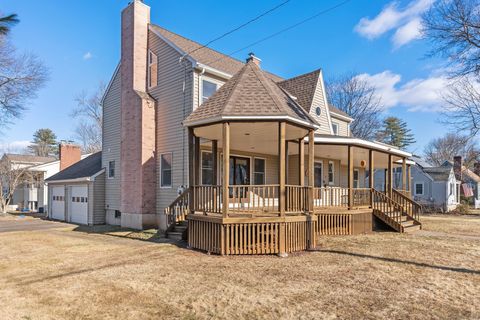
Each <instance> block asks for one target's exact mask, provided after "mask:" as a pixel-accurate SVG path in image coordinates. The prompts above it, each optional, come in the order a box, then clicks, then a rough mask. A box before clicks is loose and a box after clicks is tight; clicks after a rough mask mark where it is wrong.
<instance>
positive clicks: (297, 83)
mask: <svg viewBox="0 0 480 320" xmlns="http://www.w3.org/2000/svg"><path fill="white" fill-rule="evenodd" d="M320 72H321V69H318V70H315V71H312V72H309V73H306V74H302V75H299V76H296V77H293V78H291V79H287V80H284V81H281V82H279V83H278V85H279V86H280V87H281V88H283V89H285V90H286V91H288V93H290V94H292V95H293V96H295V97H296V98H297V103H298V104H299V105H301V106H302V107H303V108H304V109H305V110H306V111H307V112H310V108H311V107H312V101H313V97H314V95H315V91H316V89H317V84H318V78H319V77H320Z"/></svg>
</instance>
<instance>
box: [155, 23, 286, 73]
mask: <svg viewBox="0 0 480 320" xmlns="http://www.w3.org/2000/svg"><path fill="white" fill-rule="evenodd" d="M150 28H151V29H152V30H153V31H154V32H155V33H156V34H158V35H160V36H162V37H164V38H165V39H167V40H168V41H169V42H170V43H172V44H173V45H174V46H176V47H177V48H178V49H180V50H181V51H182V53H183V54H186V53H190V52H191V54H190V56H191V57H192V58H193V59H194V60H195V61H196V62H199V63H201V64H204V65H207V66H209V67H211V68H214V69H217V70H219V71H222V72H225V73H227V74H229V75H234V74H236V73H237V72H238V71H240V69H242V67H243V66H244V65H245V63H243V62H242V61H240V60H237V59H234V58H232V57H230V56H228V55H226V54H223V53H221V52H218V51H216V50H213V49H210V48H208V47H204V48H202V49H199V48H201V47H202V45H201V44H200V43H198V42H195V41H193V40H190V39H188V38H185V37H183V36H181V35H179V34H176V33H174V32H172V31H170V30H167V29H165V28H162V27H160V26H157V25H155V24H150ZM193 50H196V51H195V52H192V51H193ZM267 74H268V77H269V78H271V79H272V80H273V81H281V80H283V78H281V77H279V76H277V75H275V74H273V73H270V72H267Z"/></svg>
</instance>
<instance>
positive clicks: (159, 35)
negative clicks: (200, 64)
mask: <svg viewBox="0 0 480 320" xmlns="http://www.w3.org/2000/svg"><path fill="white" fill-rule="evenodd" d="M148 29H149V30H150V31H152V32H153V33H154V34H155V35H156V36H158V37H159V38H160V39H162V40H163V41H164V42H165V43H166V44H168V45H169V46H171V47H172V48H173V49H175V51H177V52H178V53H180V55H181V56H182V57H181V58H180V59H183V58H186V59H187V60H188V61H190V62H191V63H192V65H195V64H197V61H196V60H195V59H193V58H192V57H191V56H189V55H187V54H186V52H185V51H183V50H182V49H180V48H179V47H177V46H176V45H175V44H174V43H173V42H172V41H170V40H168V39H167V38H166V37H164V36H163V35H162V34H161V33H159V32H158V31H157V30H155V28H153V27H152V26H151V25H149V26H148ZM179 62H180V61H179Z"/></svg>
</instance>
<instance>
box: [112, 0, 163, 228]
mask: <svg viewBox="0 0 480 320" xmlns="http://www.w3.org/2000/svg"><path fill="white" fill-rule="evenodd" d="M149 23H150V7H148V6H147V5H145V4H144V3H143V2H142V1H138V0H135V1H132V2H131V3H130V4H129V5H128V7H127V8H125V9H124V10H123V11H122V35H121V60H120V61H121V65H120V74H121V90H122V91H121V121H122V125H121V137H122V140H121V152H120V172H121V181H120V183H121V188H120V189H121V192H120V196H121V201H120V209H121V212H122V215H121V225H122V226H123V227H129V228H134V229H143V228H146V227H151V226H155V225H156V218H155V217H156V215H155V213H156V170H155V101H154V100H153V99H152V98H151V97H150V96H149V95H148V94H147V83H146V81H147V53H148V33H149V31H148V24H149Z"/></svg>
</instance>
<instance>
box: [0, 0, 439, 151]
mask: <svg viewBox="0 0 480 320" xmlns="http://www.w3.org/2000/svg"><path fill="white" fill-rule="evenodd" d="M432 1H433V0H414V1H396V2H391V1H363V0H352V1H351V2H349V3H347V4H346V5H344V6H342V7H340V8H337V9H336V10H334V11H332V12H329V13H327V14H325V15H322V16H320V17H318V18H316V19H314V20H312V21H310V22H308V23H306V24H304V25H301V26H300V27H298V28H295V29H293V30H290V31H288V32H286V33H283V34H282V35H280V36H278V37H275V38H273V39H270V40H268V41H266V42H263V43H261V44H259V45H256V46H255V47H252V48H250V49H247V50H245V51H243V52H240V53H238V54H236V55H235V57H236V58H239V59H242V60H243V59H244V58H245V57H246V56H247V53H248V52H249V51H253V52H255V54H256V55H257V56H258V57H260V58H261V59H262V68H264V69H267V70H269V71H271V72H274V73H277V74H279V75H281V76H283V77H286V78H288V77H291V76H295V75H298V74H301V73H305V72H309V71H311V70H313V69H316V68H319V67H321V68H323V70H324V76H325V77H326V78H327V79H328V78H329V77H333V76H336V75H341V74H344V73H346V72H355V73H358V74H361V76H362V77H364V78H365V79H367V80H368V81H370V82H371V83H372V85H375V86H376V87H377V89H378V92H379V93H380V94H381V95H382V99H383V101H384V103H385V105H386V106H387V109H386V110H385V114H386V115H395V116H398V117H400V118H402V119H404V120H406V121H407V122H408V125H409V127H410V128H411V129H412V130H413V132H414V134H415V137H416V139H417V143H416V144H415V145H413V146H412V147H410V148H409V149H410V151H414V152H417V153H418V152H421V151H422V150H423V146H424V145H425V144H426V143H428V141H429V140H430V139H432V138H435V137H439V136H441V135H443V134H444V133H445V132H446V130H447V129H446V128H445V127H444V126H443V125H441V124H439V123H438V118H439V114H438V112H437V111H438V109H439V107H440V104H441V100H440V98H439V94H438V93H439V91H441V90H442V88H443V87H444V85H445V76H444V75H443V68H442V61H441V60H439V59H432V58H427V57H426V53H427V51H428V50H429V45H428V43H427V42H426V41H425V40H421V39H417V38H418V27H419V25H420V23H421V21H420V19H419V15H420V14H421V13H422V12H423V11H424V10H425V9H426V8H428V6H429V5H431V3H432ZM145 2H146V3H147V4H148V5H150V6H151V7H152V22H153V23H155V24H158V25H161V26H163V27H166V28H168V29H170V30H172V31H174V32H177V33H179V34H182V35H184V36H186V37H189V38H191V39H193V40H196V41H198V42H200V43H205V42H208V41H209V40H211V39H212V38H215V37H216V36H218V35H220V34H222V33H224V32H226V31H228V30H230V29H232V28H233V27H236V26H237V25H239V24H241V23H243V22H245V21H247V20H249V19H251V18H252V17H254V16H256V15H257V14H259V13H261V12H263V11H265V10H267V9H269V8H271V7H273V6H275V5H277V4H278V3H280V2H282V1H281V0H264V1H258V0H256V1H255V0H244V1H218V0H217V1H213V0H203V1H201V2H199V1H186V0H185V1H166V0H156V1H154V0H146V1H145ZM339 2H341V1H340V0H336V1H334V0H324V1H307V0H291V1H290V2H289V3H288V4H286V5H284V6H283V7H281V8H280V9H278V10H277V11H275V12H274V13H272V14H270V15H268V16H266V17H264V18H263V19H261V20H260V21H257V22H255V23H253V24H251V25H249V26H248V27H247V28H244V29H242V30H241V31H239V32H236V33H234V34H233V35H231V36H229V37H227V38H225V39H222V40H220V41H218V42H216V43H214V44H212V47H213V48H214V49H217V50H220V51H222V52H226V53H229V52H232V51H235V50H237V49H239V48H241V47H243V46H245V45H247V44H249V43H251V42H254V41H256V40H258V39H261V38H263V37H265V36H267V35H269V34H271V33H274V32H276V31H278V30H281V29H283V28H285V27H287V26H289V25H291V24H293V23H295V22H297V21H300V20H302V19H304V18H306V17H308V16H310V15H312V14H315V13H316V12H319V11H321V10H323V9H326V8H328V7H331V6H333V5H335V4H337V3H339ZM127 3H128V1H127V0H122V1H120V0H102V1H98V0H83V1H60V0H48V1H38V0H6V1H5V0H4V1H2V4H0V12H2V13H6V14H9V13H17V14H18V15H19V18H20V19H21V23H20V24H18V25H17V26H15V27H14V29H13V32H12V34H11V38H12V41H13V43H14V44H15V45H16V46H17V48H19V49H20V50H24V51H30V52H33V53H35V54H37V55H38V56H39V57H40V58H41V59H42V60H43V61H44V62H45V64H46V65H47V66H48V68H49V69H50V80H49V82H48V83H47V84H46V86H45V87H44V88H43V89H42V90H41V91H40V92H39V95H38V98H37V99H35V100H32V101H31V102H30V103H29V105H28V107H29V110H28V112H27V113H26V114H25V115H24V117H23V118H22V119H21V120H20V121H18V122H17V124H16V125H15V126H12V127H11V128H9V129H8V130H6V131H5V133H4V134H3V136H0V148H2V147H3V148H4V149H5V147H6V146H8V147H9V148H10V149H15V148H16V147H17V146H22V145H25V143H26V141H28V140H30V139H31V138H32V134H33V132H34V131H35V130H36V129H38V128H51V129H52V130H53V131H54V132H55V133H56V134H57V136H58V138H59V139H65V140H67V139H72V138H73V137H74V132H73V131H74V128H75V120H74V119H72V118H71V117H70V114H71V112H72V109H73V108H74V107H75V102H74V98H75V96H76V95H78V94H79V93H80V92H82V91H83V90H90V91H91V90H94V89H95V87H96V86H97V85H98V83H99V82H100V81H103V82H107V83H108V81H109V79H110V77H111V75H112V73H113V70H114V69H115V66H116V65H117V63H118V60H119V55H120V52H119V47H120V11H121V10H122V8H124V7H125V6H126V5H127Z"/></svg>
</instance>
